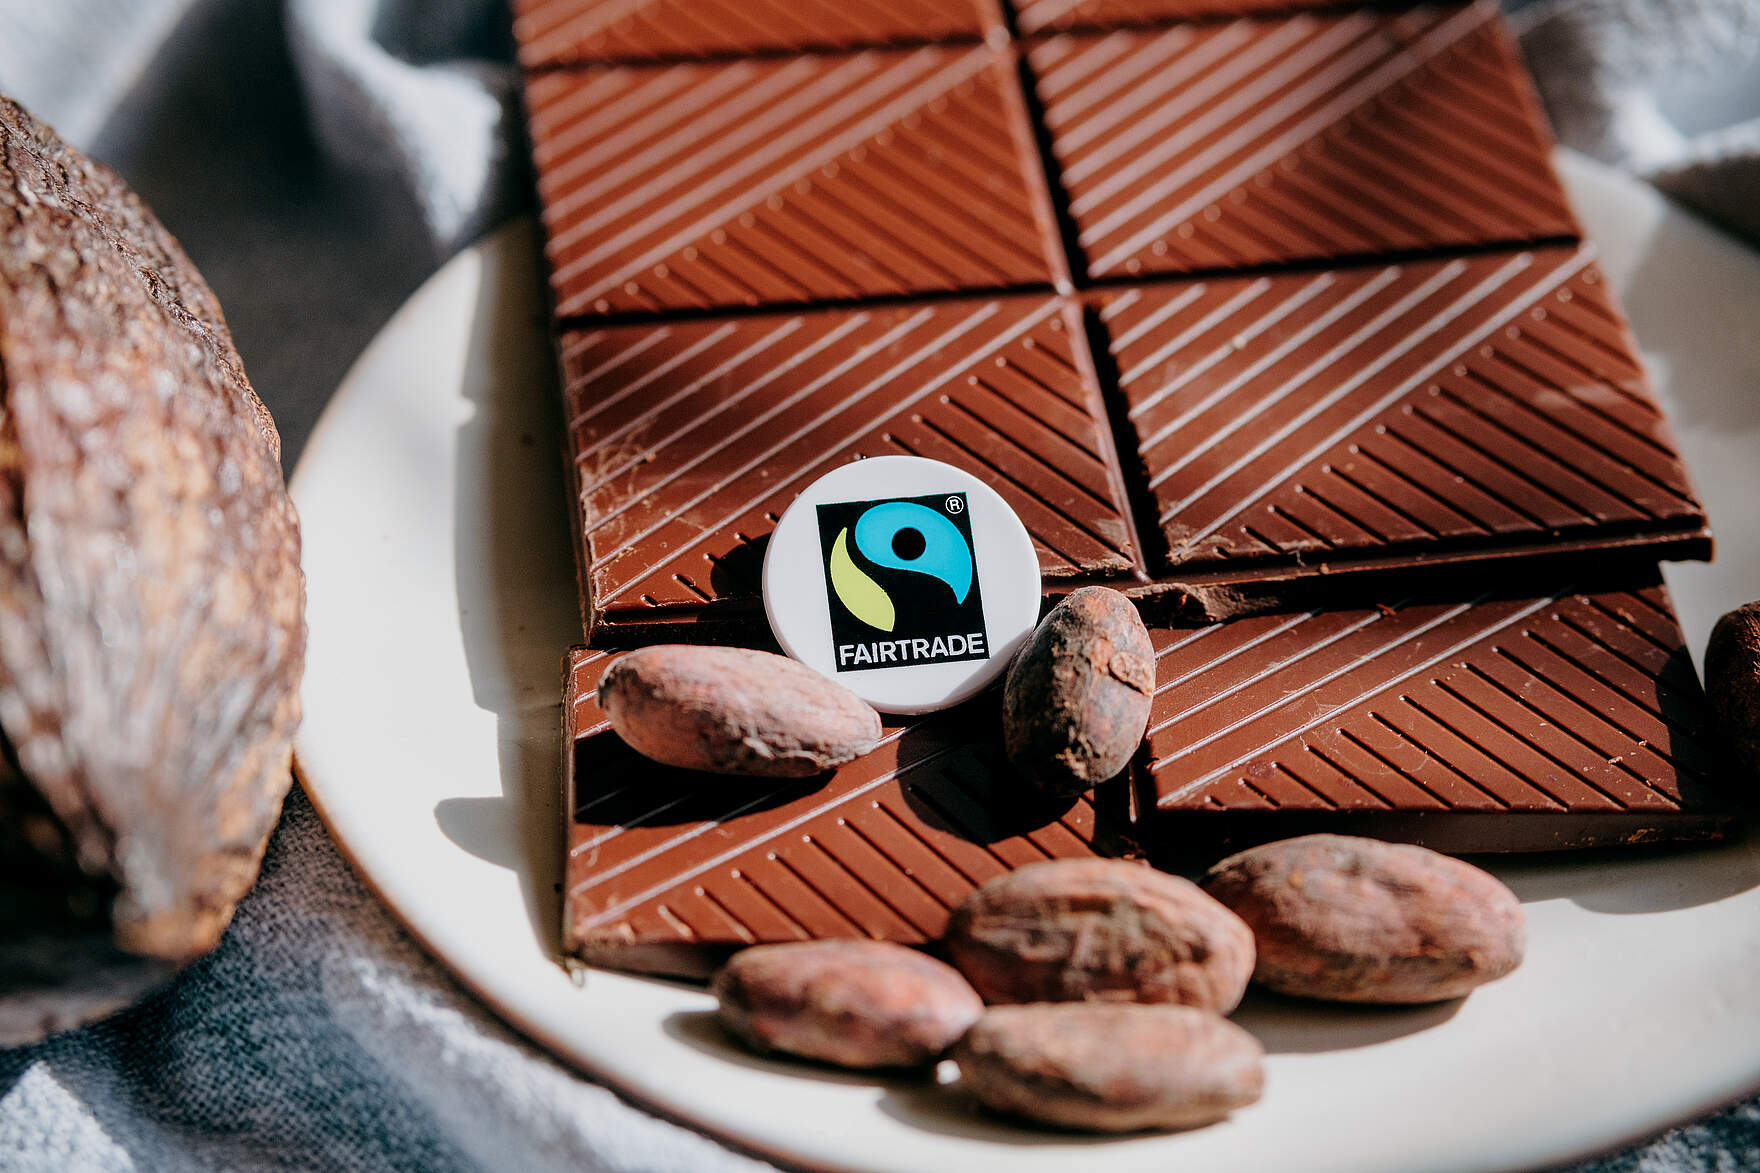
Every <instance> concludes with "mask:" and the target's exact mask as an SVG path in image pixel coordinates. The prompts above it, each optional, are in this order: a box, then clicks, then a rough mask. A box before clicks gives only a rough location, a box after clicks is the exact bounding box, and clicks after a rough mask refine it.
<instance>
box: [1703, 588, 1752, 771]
mask: <svg viewBox="0 0 1760 1173" xmlns="http://www.w3.org/2000/svg"><path fill="white" fill-rule="evenodd" d="M1705 695H1706V697H1707V698H1708V699H1709V700H1710V701H1711V711H1712V712H1714V713H1715V714H1717V719H1718V721H1719V723H1721V724H1722V726H1723V731H1724V734H1725V736H1726V737H1728V738H1729V741H1730V745H1731V747H1732V748H1733V749H1734V750H1735V752H1736V754H1737V756H1738V757H1740V759H1741V761H1742V764H1743V765H1745V766H1747V767H1748V769H1750V770H1753V771H1755V772H1756V773H1760V603H1749V604H1747V605H1746V606H1742V607H1737V608H1736V609H1735V610H1734V611H1731V612H1730V613H1729V614H1727V615H1725V616H1724V617H1723V618H1721V619H1719V620H1718V621H1717V625H1716V626H1715V627H1713V628H1712V629H1711V641H1710V642H1709V643H1708V644H1706V645H1705Z"/></svg>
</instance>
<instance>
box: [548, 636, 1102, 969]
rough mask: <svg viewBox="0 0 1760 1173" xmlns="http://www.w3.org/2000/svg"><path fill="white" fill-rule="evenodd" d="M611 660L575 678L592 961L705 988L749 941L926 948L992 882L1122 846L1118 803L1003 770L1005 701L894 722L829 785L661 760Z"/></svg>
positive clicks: (580, 944)
mask: <svg viewBox="0 0 1760 1173" xmlns="http://www.w3.org/2000/svg"><path fill="white" fill-rule="evenodd" d="M616 654H617V653H607V652H590V651H587V650H585V649H581V648H577V649H575V650H574V651H573V652H571V653H570V655H569V658H568V662H567V665H566V669H565V671H566V676H565V682H564V698H563V737H562V746H563V774H562V776H563V782H564V787H565V809H566V810H568V811H569V812H571V817H570V820H569V824H568V837H567V838H568V857H567V865H566V875H565V882H564V889H563V901H564V908H563V947H564V949H565V950H566V951H567V952H568V953H570V954H572V955H574V956H576V957H579V958H581V959H582V960H585V961H589V962H592V963H594V964H598V965H606V966H611V967H614V968H618V969H629V970H636V971H639V972H645V973H657V974H667V975H672V976H680V977H703V976H706V975H707V974H708V973H709V972H711V971H712V970H713V969H714V968H715V966H716V965H718V964H719V963H720V962H721V961H722V960H724V959H725V958H726V956H727V955H728V954H730V953H732V952H733V951H734V950H736V949H739V948H742V947H744V946H747V945H754V944H763V943H770V942H778V941H794V940H805V939H809V938H818V937H871V938H874V939H876V940H882V941H896V942H899V943H901V944H906V945H922V944H926V943H928V942H931V941H934V940H935V939H936V938H938V937H939V936H940V935H941V932H942V930H943V928H944V927H945V925H946V921H947V916H948V913H949V912H950V910H951V909H952V908H953V906H954V905H955V904H957V903H958V902H959V900H960V899H961V898H962V897H964V896H965V894H966V893H967V892H970V891H971V890H972V889H973V888H974V887H976V886H977V885H979V884H981V883H983V882H984V881H985V880H988V879H990V878H992V877H994V876H998V875H1001V874H1002V873H1004V872H1006V871H1009V870H1011V869H1012V868H1015V867H1018V866H1020V865H1021V864H1024V863H1029V862H1032V861H1034V860H1043V859H1086V858H1092V857H1095V856H1099V855H1108V854H1113V853H1114V852H1115V851H1116V850H1117V844H1115V843H1113V842H1111V841H1110V840H1109V834H1111V833H1112V832H1111V831H1110V830H1109V828H1116V829H1122V803H1121V804H1119V805H1120V807H1121V809H1120V811H1119V813H1118V814H1116V815H1111V814H1106V815H1103V814H1101V813H1097V811H1096V809H1095V805H1094V802H1093V801H1091V800H1090V799H1089V798H1086V797H1084V798H1078V799H1075V800H1070V799H1063V800H1060V801H1057V802H1051V803H1047V802H1046V801H1045V800H1043V799H1041V798H1038V797H1036V796H1035V795H1034V793H1033V791H1032V790H1031V788H1030V787H1028V786H1027V785H1026V784H1025V783H1024V782H1022V781H1021V780H1020V779H1019V778H1018V777H1017V776H1016V775H1015V774H1014V773H1013V772H1012V771H1011V770H1010V769H1009V768H1008V766H1007V764H1006V763H1005V762H1004V761H1003V758H1002V747H1001V719H1000V716H999V715H998V713H997V712H996V711H995V708H996V706H995V700H994V697H991V698H989V699H988V700H980V701H974V702H971V703H969V704H967V705H964V706H961V707H959V708H957V709H953V710H950V711H948V712H945V713H942V714H938V715H937V716H934V717H931V718H928V719H923V720H918V721H916V722H914V723H909V724H898V723H894V724H890V725H888V726H887V728H886V734H885V738H884V740H882V742H881V744H880V745H879V747H878V748H876V749H875V750H873V751H872V752H870V753H868V754H866V755H865V756H863V757H861V758H859V759H858V760H856V761H854V762H852V763H850V764H849V765H847V766H844V767H843V768H842V769H840V770H837V771H835V772H834V773H832V774H829V775H827V776H824V777H819V778H810V779H806V780H804V781H780V780H776V779H763V778H729V777H725V776H722V775H716V774H699V773H695V772H693V771H689V770H679V769H674V768H671V767H666V766H660V765H657V764H655V763H653V762H650V761H648V760H647V759H645V758H640V757H637V756H636V754H635V752H634V751H633V750H631V749H630V748H629V747H628V746H627V745H625V744H624V743H623V741H622V739H620V738H619V737H618V736H617V734H616V733H614V732H612V730H611V728H610V725H609V723H608V722H607V721H606V719H605V717H604V714H603V712H602V711H601V710H600V709H599V707H598V704H597V701H596V695H597V693H596V690H597V687H598V681H599V676H600V674H601V673H602V672H603V671H604V670H605V667H606V665H607V664H608V663H610V662H611V660H612V659H613V657H614V656H615V655H616ZM1119 797H1121V798H1122V794H1121V795H1120V796H1119Z"/></svg>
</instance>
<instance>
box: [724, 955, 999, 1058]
mask: <svg viewBox="0 0 1760 1173" xmlns="http://www.w3.org/2000/svg"><path fill="white" fill-rule="evenodd" d="M714 992H715V997H716V998H717V999H718V1000H719V1001H720V1007H721V1008H720V1017H721V1022H722V1024H723V1025H724V1026H726V1028H727V1029H728V1030H729V1031H730V1032H732V1033H733V1034H734V1035H735V1036H736V1037H738V1038H739V1039H740V1040H741V1041H743V1042H745V1043H746V1044H747V1045H748V1046H750V1047H752V1048H753V1049H755V1050H758V1051H781V1052H784V1053H786V1054H790V1055H798V1056H800V1057H802V1058H806V1059H817V1060H819V1061H820V1062H823V1063H835V1064H837V1065H838V1066H840V1067H860V1068H869V1067H916V1066H920V1065H922V1064H924V1063H929V1062H932V1061H933V1060H935V1059H938V1058H940V1057H941V1056H942V1055H943V1054H945V1053H946V1051H947V1049H948V1048H949V1047H951V1046H952V1045H953V1044H954V1042H955V1041H956V1040H957V1039H958V1038H959V1037H960V1036H961V1035H963V1034H965V1032H966V1031H967V1029H969V1028H970V1027H971V1025H972V1023H974V1022H976V1021H977V1020H978V1016H979V1015H981V1014H982V1013H983V1012H984V1003H983V1000H982V999H980V998H979V997H978V995H977V993H976V991H974V990H973V989H972V987H971V986H969V985H967V984H966V980H965V979H964V978H962V977H961V976H960V975H959V972H958V971H957V970H955V969H954V968H953V967H952V966H951V965H948V964H946V963H945V962H941V961H937V960H935V959H934V958H933V957H930V956H928V955H927V954H924V953H919V952H917V951H916V950H915V949H907V948H905V947H904V946H903V945H891V944H887V943H885V942H883V941H802V942H798V943H791V944H786V945H759V946H757V947H756V948H752V949H746V950H743V951H741V952H739V953H736V954H734V956H733V960H731V961H729V962H728V963H727V965H726V966H725V967H724V968H723V969H722V970H721V972H720V973H718V974H717V975H716V976H715V982H714Z"/></svg>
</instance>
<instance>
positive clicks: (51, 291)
mask: <svg viewBox="0 0 1760 1173" xmlns="http://www.w3.org/2000/svg"><path fill="white" fill-rule="evenodd" d="M0 224H3V225H4V226H5V227H4V230H3V231H0V723H3V724H4V728H0V760H3V761H4V765H3V766H0V1047H6V1046H10V1045H13V1044H15V1043H20V1042H27V1041H30V1040H32V1039H34V1038H37V1037H40V1036H41V1035H43V1034H46V1033H49V1032H51V1031H56V1030H61V1029H65V1028H68V1027H71V1026H75V1025H78V1024H79V1023H81V1022H84V1021H87V1020H89V1019H91V1018H93V1017H96V1016H98V1015H100V1014H103V1013H107V1012H109V1011H110V1010H113V1009H115V1008H116V1007H118V1006H120V1005H123V1004H125V1003H126V1002H128V1001H130V1000H131V999H133V998H135V997H137V996H139V995H140V994H141V993H143V992H144V991H145V990H146V988H147V987H148V986H150V985H151V984H153V983H155V982H158V981H162V980H163V979H164V978H165V977H166V976H168V975H169V974H171V973H173V972H175V971H176V970H177V968H178V967H179V966H181V965H184V964H187V963H188V962H189V961H191V960H192V959H194V958H196V957H199V956H201V955H202V954H203V953H205V952H207V951H208V950H210V949H212V948H213V947H214V945H215V944H216V943H217V942H218V941H219V939H220V935H221V933H222V932H224V930H225V928H226V925H227V923H228V921H230V920H231V918H232V913H233V909H234V908H235V907H236V905H237V904H238V901H239V899H240V898H241V897H243V895H244V894H245V892H246V891H247V890H249V888H250V886H251V884H252V883H253V882H254V881H255V880H256V877H257V868H258V864H259V861H260V860H261V859H262V855H263V849H264V847H265V845H266V844H267V842H268V837H269V832H270V830H271V829H272V828H273V827H274V826H275V821H276V818H277V816H278V815H279V813H280V810H281V801H282V798H283V796H284V795H285V794H286V793H287V788H288V785H289V783H290V782H291V780H292V775H291V772H290V769H289V767H290V763H291V756H292V740H293V733H294V729H295V727H296V726H297V725H298V724H299V713H300V707H299V682H300V675H301V671H302V667H303V663H304V655H305V586H304V580H303V578H302V576H301V573H300V565H299V560H300V542H299V524H298V519H297V518H296V517H295V514H294V508H293V503H292V501H291V500H290V499H289V498H288V495H287V489H286V486H285V485H284V483H283V481H282V475H281V462H280V456H281V450H280V441H279V440H278V438H277V436H276V432H275V425H274V423H273V421H272V420H271V419H270V418H269V413H268V412H267V411H266V410H265V409H264V407H263V404H262V402H261V401H260V400H258V398H257V396H256V393H255V391H254V390H253V389H252V387H251V383H250V380H249V379H248V378H247V377H246V375H245V372H244V368H243V366H242V365H241V363H240V360H239V356H238V352H237V351H236V350H235V349H234V348H233V345H232V339H231V337H230V335H229V334H228V333H227V329H226V322H225V319H224V316H223V315H222V314H221V311H220V306H219V303H218V302H217V301H216V300H215V297H214V294H213V292H212V291H211V290H210V289H209V288H208V286H207V285H206V283H204V282H203V280H202V277H201V274H200V273H198V272H197V271H196V269H195V266H194V265H193V264H191V263H190V260H189V258H188V257H187V256H186V255H185V254H184V252H183V250H182V249H181V248H180V247H179V246H178V244H177V242H176V241H175V240H174V239H172V237H171V234H170V233H169V232H167V231H166V229H165V227H164V225H162V224H161V223H160V222H159V221H158V219H157V218H155V217H154V215H153V213H152V212H151V211H150V210H149V209H148V208H147V207H146V205H145V204H143V203H142V202H141V200H140V197H139V196H137V195H136V194H135V193H134V192H132V191H130V190H129V188H128V186H127V185H126V184H125V183H123V181H122V179H121V177H119V176H118V175H117V174H116V173H115V172H113V171H111V170H110V169H109V168H108V167H105V166H103V165H102V164H100V163H97V162H94V161H93V160H91V159H87V158H85V157H84V156H83V155H81V154H80V153H79V152H78V151H76V150H74V149H73V148H72V147H70V146H69V145H68V144H66V143H64V142H62V141H61V140H60V139H59V138H58V137H57V136H56V135H55V132H54V131H53V130H51V129H50V128H49V127H47V126H45V125H44V124H43V123H41V122H39V121H37V120H36V119H35V118H33V117H32V116H31V115H30V114H29V113H27V112H26V111H25V110H23V109H22V108H20V107H19V106H17V105H15V104H14V103H12V102H10V101H8V100H6V99H5V98H0Z"/></svg>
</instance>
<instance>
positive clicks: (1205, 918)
mask: <svg viewBox="0 0 1760 1173" xmlns="http://www.w3.org/2000/svg"><path fill="white" fill-rule="evenodd" d="M947 951H948V955H949V956H950V957H951V958H952V960H953V963H954V964H955V965H956V966H958V967H959V969H960V972H961V973H963V974H965V975H966V978H967V980H968V981H970V982H971V983H972V985H973V986H974V987H975V988H976V989H977V991H978V992H979V993H980V994H982V995H983V996H984V1000H985V1001H987V1002H1079V1001H1084V1000H1090V999H1093V1000H1100V1001H1115V1002H1181V1003H1184V1004H1186V1005H1189V1006H1201V1007H1203V1008H1204V1009H1206V1010H1215V1011H1218V1012H1220V1013H1223V1014H1226V1013H1228V1012H1229V1011H1231V1010H1233V1009H1234V1008H1235V1006H1236V1005H1238V1004H1239V1002H1240V1000H1241V994H1242V993H1244V992H1245V990H1246V988H1247V979H1248V977H1249V976H1250V975H1251V974H1252V972H1253V934H1252V932H1251V931H1250V930H1249V929H1248V928H1247V926H1246V925H1245V924H1243V923H1242V922H1241V919H1240V918H1239V917H1237V916H1235V915H1234V914H1233V913H1232V912H1230V911H1229V910H1228V909H1226V908H1224V907H1222V905H1220V904H1218V903H1217V902H1216V901H1215V900H1212V899H1211V898H1210V897H1209V896H1206V895H1205V894H1204V893H1203V891H1201V890H1200V889H1199V888H1198V886H1197V885H1196V884H1193V883H1192V882H1191V881H1189V880H1184V879H1181V878H1180V877H1178V876H1170V875H1167V874H1166V873H1164V872H1157V871H1154V870H1153V869H1151V868H1146V867H1143V866H1141V865H1139V864H1133V863H1125V862H1122V861H1118V860H1102V859H1084V860H1050V861H1047V862H1045V863H1035V864H1029V865H1027V866H1026V867H1023V868H1019V869H1017V870H1016V871H1013V872H1010V873H1009V874H1007V875H1004V876H999V877H997V878H996V879H994V880H991V881H990V882H989V883H987V884H985V885H983V886H982V887H980V888H978V889H976V890H975V891H973V892H972V893H971V894H969V895H968V896H967V897H966V899H965V900H964V901H963V902H961V904H960V905H959V907H958V908H956V909H954V912H953V915H952V917H950V918H949V920H948V926H947Z"/></svg>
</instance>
